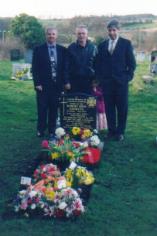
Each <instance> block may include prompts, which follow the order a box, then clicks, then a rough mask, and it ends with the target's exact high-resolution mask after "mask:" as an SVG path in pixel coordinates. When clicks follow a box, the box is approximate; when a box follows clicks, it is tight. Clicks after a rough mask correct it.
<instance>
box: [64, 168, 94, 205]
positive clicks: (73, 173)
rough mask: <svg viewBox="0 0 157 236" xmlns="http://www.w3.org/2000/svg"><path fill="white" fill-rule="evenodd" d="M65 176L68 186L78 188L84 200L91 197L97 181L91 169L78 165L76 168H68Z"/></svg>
mask: <svg viewBox="0 0 157 236" xmlns="http://www.w3.org/2000/svg"><path fill="white" fill-rule="evenodd" d="M64 176H65V178H66V181H67V186H69V187H73V188H75V189H77V190H78V191H79V192H80V196H81V198H83V199H84V200H88V199H89V197H90V192H91V188H92V185H93V183H94V181H95V179H94V175H93V173H92V172H91V171H88V170H87V169H86V168H85V167H82V166H77V167H76V168H75V169H71V168H68V169H66V171H65V173H64Z"/></svg>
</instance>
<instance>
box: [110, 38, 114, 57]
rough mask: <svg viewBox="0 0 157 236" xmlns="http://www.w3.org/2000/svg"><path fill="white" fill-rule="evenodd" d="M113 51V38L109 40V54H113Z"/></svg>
mask: <svg viewBox="0 0 157 236" xmlns="http://www.w3.org/2000/svg"><path fill="white" fill-rule="evenodd" d="M113 51H114V40H112V41H111V44H110V50H109V52H110V54H111V55H112V54H113Z"/></svg>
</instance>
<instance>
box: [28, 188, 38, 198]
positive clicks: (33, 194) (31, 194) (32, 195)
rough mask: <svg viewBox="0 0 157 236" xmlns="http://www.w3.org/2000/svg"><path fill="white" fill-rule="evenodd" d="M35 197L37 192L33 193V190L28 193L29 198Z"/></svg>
mask: <svg viewBox="0 0 157 236" xmlns="http://www.w3.org/2000/svg"><path fill="white" fill-rule="evenodd" d="M36 195H37V191H34V190H32V191H31V192H30V193H29V196H30V197H31V198H33V197H35V196H36Z"/></svg>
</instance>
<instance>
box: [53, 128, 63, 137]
mask: <svg viewBox="0 0 157 236" xmlns="http://www.w3.org/2000/svg"><path fill="white" fill-rule="evenodd" d="M55 134H56V137H57V138H58V139H60V138H61V137H62V136H64V135H65V130H64V129H63V128H61V127H60V128H57V129H56V131H55Z"/></svg>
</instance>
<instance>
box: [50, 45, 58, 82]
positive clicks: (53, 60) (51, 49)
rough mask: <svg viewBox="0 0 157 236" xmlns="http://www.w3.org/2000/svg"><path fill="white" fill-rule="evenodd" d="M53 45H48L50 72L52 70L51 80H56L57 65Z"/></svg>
mask: <svg viewBox="0 0 157 236" xmlns="http://www.w3.org/2000/svg"><path fill="white" fill-rule="evenodd" d="M53 49H54V46H51V47H50V61H51V72H52V80H53V81H54V82H56V77H57V65H56V61H55V57H54V51H53Z"/></svg>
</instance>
